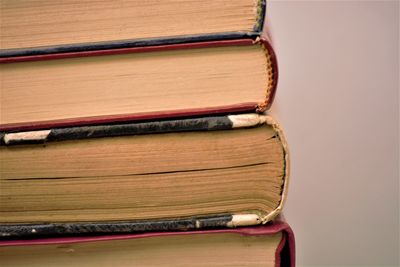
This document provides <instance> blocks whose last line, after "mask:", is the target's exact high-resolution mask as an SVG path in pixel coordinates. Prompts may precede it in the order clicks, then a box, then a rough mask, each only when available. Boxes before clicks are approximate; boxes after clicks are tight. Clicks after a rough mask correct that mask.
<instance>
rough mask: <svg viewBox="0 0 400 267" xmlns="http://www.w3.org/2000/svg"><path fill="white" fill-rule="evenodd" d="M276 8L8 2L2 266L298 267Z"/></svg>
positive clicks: (0, 181)
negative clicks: (268, 20) (275, 108)
mask: <svg viewBox="0 0 400 267" xmlns="http://www.w3.org/2000/svg"><path fill="white" fill-rule="evenodd" d="M265 5H266V3H265V1H264V0H259V1H256V2H254V0H243V1H231V0H229V1H228V0H226V1H225V0H220V1H215V0H203V1H198V0H185V1H178V0H164V1H122V0H120V1H111V2H110V1H103V0H100V1H96V2H94V1H89V0H84V1H70V0H66V1H60V2H54V1H41V2H32V1H11V0H10V1H8V0H6V1H3V2H2V3H1V14H2V21H1V55H0V56H1V58H0V62H1V63H2V64H1V94H0V96H1V99H0V105H1V120H0V131H1V135H0V142H1V148H0V164H1V165H0V188H1V191H0V200H1V202H0V214H1V216H0V238H1V240H0V261H1V263H2V266H287V265H290V266H294V263H295V259H294V237H293V232H292V231H291V229H290V227H289V226H288V224H287V223H286V222H285V221H284V220H283V219H282V217H280V215H279V214H280V212H281V210H282V207H283V203H284V201H285V198H286V195H287V190H288V178H289V177H288V174H289V162H288V149H287V144H286V141H285V138H284V135H283V132H282V129H281V128H280V126H279V125H278V123H277V122H275V121H274V119H273V118H272V117H270V116H269V115H267V114H266V113H265V111H266V110H267V109H268V108H269V107H270V106H271V104H272V101H273V98H274V93H275V89H276V86H277V78H278V72H277V71H278V70H277V62H276V57H275V54H274V51H273V49H272V47H271V45H270V43H269V41H268V40H266V39H263V38H262V37H261V35H260V34H261V32H262V29H263V23H264V17H265Z"/></svg>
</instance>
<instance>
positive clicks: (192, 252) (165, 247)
mask: <svg viewBox="0 0 400 267" xmlns="http://www.w3.org/2000/svg"><path fill="white" fill-rule="evenodd" d="M0 260H1V263H2V266H4V267H6V266H15V267H17V266H31V267H35V266H40V267H42V266H63V267H67V266H158V267H161V266H229V267H232V266H240V267H243V266H251V267H255V266H264V267H265V266H274V267H277V266H291V267H294V266H295V243H294V235H293V232H292V230H291V229H290V227H289V225H287V224H286V223H284V222H281V221H276V222H273V223H270V224H267V225H265V226H259V227H245V228H238V229H218V230H200V231H187V232H154V233H141V234H125V235H106V236H79V237H67V238H44V239H29V240H3V241H0Z"/></svg>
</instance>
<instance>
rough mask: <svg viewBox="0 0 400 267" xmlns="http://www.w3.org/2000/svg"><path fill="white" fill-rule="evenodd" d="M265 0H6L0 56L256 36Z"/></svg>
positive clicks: (258, 31) (2, 5) (0, 33)
mask: <svg viewBox="0 0 400 267" xmlns="http://www.w3.org/2000/svg"><path fill="white" fill-rule="evenodd" d="M265 4H266V3H265V0H256V1H254V0H240V1H239V0H237V1H230V0H219V1H214V0H203V1H197V0H185V1H178V0H164V1H123V0H116V1H104V0H101V1H96V2H93V1H90V0H82V1H72V0H67V1H62V2H54V1H49V0H47V1H40V2H31V1H18V2H16V1H12V0H5V1H1V7H0V8H1V15H2V20H1V31H0V40H1V42H0V49H1V51H0V57H10V56H27V55H43V54H52V53H62V52H76V51H82V50H85V51H88V50H98V49H104V48H106V47H107V48H121V47H133V46H148V45H159V44H171V43H173V44H176V43H184V42H188V41H191V42H193V41H200V40H201V41H206V40H208V41H212V40H221V39H225V40H228V39H236V38H244V37H246V38H249V37H255V36H258V35H259V34H260V32H261V31H262V28H263V24H264V16H265Z"/></svg>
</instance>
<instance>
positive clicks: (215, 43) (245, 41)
mask: <svg viewBox="0 0 400 267" xmlns="http://www.w3.org/2000/svg"><path fill="white" fill-rule="evenodd" d="M253 43H254V41H253V40H252V39H234V40H220V41H206V42H196V43H183V44H170V45H154V46H144V47H128V48H116V49H106V50H93V51H79V52H65V53H54V54H46V55H32V56H20V57H5V58H0V63H1V64H5V63H17V62H27V61H42V60H52V59H64V58H75V57H90V56H105V55H119V54H127V53H143V52H155V51H169V50H178V49H193V48H206V47H224V46H242V45H243V46H244V45H251V44H253Z"/></svg>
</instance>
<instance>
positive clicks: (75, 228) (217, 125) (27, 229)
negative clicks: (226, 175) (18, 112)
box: [0, 114, 289, 238]
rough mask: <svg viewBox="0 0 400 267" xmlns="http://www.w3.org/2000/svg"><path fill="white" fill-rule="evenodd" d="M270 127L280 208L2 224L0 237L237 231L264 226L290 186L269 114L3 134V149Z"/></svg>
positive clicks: (278, 130)
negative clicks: (280, 169) (280, 171)
mask: <svg viewBox="0 0 400 267" xmlns="http://www.w3.org/2000/svg"><path fill="white" fill-rule="evenodd" d="M263 124H267V125H271V126H272V127H273V129H274V130H275V132H276V133H277V136H278V138H279V139H280V141H281V143H282V147H283V150H284V162H285V165H284V177H283V185H282V191H281V201H280V203H279V205H278V206H277V207H276V208H275V209H274V210H273V211H272V212H270V213H267V214H259V213H248V214H217V215H210V216H207V217H191V218H175V219H166V220H164V219H159V220H147V221H140V220H137V221H124V222H109V223H94V222H93V223H91V222H87V223H86V222H85V223H59V224H52V223H49V224H2V225H0V237H2V238H9V237H23V236H40V235H49V234H79V233H85V234H88V233H91V234H93V233H111V232H121V233H130V232H142V231H172V230H174V231H175V230H191V229H202V228H221V227H230V228H234V227H238V226H248V225H258V224H265V223H267V222H269V221H271V220H273V219H274V218H275V217H276V216H278V215H279V214H280V212H281V210H282V207H283V205H284V202H285V199H286V196H287V191H288V183H289V151H288V146H287V143H286V139H285V137H284V134H283V131H282V129H281V127H280V126H279V124H278V123H277V122H276V121H275V120H274V119H273V118H272V117H270V116H268V115H260V114H240V115H228V116H212V117H204V118H191V119H186V120H165V121H152V122H144V123H132V124H116V125H102V126H88V127H73V128H60V129H50V130H46V131H31V132H19V133H2V135H1V143H2V145H5V146H11V145H20V144H29V143H45V142H54V141H63V140H77V139H87V138H100V137H104V138H106V137H110V136H121V135H138V134H162V133H170V132H182V131H215V130H230V129H235V128H249V127H257V126H259V125H263Z"/></svg>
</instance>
